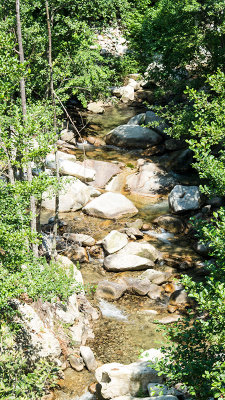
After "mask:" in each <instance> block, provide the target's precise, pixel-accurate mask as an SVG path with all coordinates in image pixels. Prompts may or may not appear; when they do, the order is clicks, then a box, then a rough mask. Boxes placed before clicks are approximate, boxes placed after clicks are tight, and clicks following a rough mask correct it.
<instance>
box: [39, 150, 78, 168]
mask: <svg viewBox="0 0 225 400" xmlns="http://www.w3.org/2000/svg"><path fill="white" fill-rule="evenodd" d="M58 159H59V163H60V162H63V161H72V162H76V156H74V155H73V154H68V153H64V152H63V151H58ZM45 165H46V167H47V168H49V169H55V154H54V153H50V154H47V156H46V158H45Z"/></svg>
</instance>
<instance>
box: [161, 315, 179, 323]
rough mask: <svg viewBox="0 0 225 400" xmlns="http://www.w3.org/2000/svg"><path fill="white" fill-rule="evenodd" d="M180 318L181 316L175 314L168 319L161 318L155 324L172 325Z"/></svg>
mask: <svg viewBox="0 0 225 400" xmlns="http://www.w3.org/2000/svg"><path fill="white" fill-rule="evenodd" d="M181 318H182V317H181V315H179V314H176V315H170V316H169V317H164V318H161V319H159V320H157V322H158V323H159V324H163V325H167V324H173V323H174V322H177V321H179V320H180V319H181Z"/></svg>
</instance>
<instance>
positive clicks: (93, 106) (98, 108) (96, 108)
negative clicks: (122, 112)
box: [87, 101, 105, 114]
mask: <svg viewBox="0 0 225 400" xmlns="http://www.w3.org/2000/svg"><path fill="white" fill-rule="evenodd" d="M87 109H88V111H91V112H93V113H94V114H103V113H104V111H105V110H104V107H103V103H102V101H96V102H92V103H89V104H88V106H87Z"/></svg>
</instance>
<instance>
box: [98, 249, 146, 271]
mask: <svg viewBox="0 0 225 400" xmlns="http://www.w3.org/2000/svg"><path fill="white" fill-rule="evenodd" d="M152 265H153V263H152V261H150V260H149V259H148V258H144V257H139V256H136V255H134V254H118V253H117V254H112V255H110V256H108V257H106V258H105V259H104V267H105V269H106V270H107V271H115V272H118V271H139V270H142V269H146V268H149V267H151V266H152Z"/></svg>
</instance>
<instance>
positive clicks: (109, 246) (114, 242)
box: [102, 230, 128, 254]
mask: <svg viewBox="0 0 225 400" xmlns="http://www.w3.org/2000/svg"><path fill="white" fill-rule="evenodd" d="M127 243H128V239H127V235H126V234H125V233H121V232H119V231H116V230H113V231H111V232H110V233H109V234H108V235H107V236H106V237H105V238H104V239H103V241H102V245H103V247H104V249H105V250H106V251H107V252H108V253H109V254H112V253H115V252H116V251H118V250H121V249H122V248H123V247H124V246H126V244H127Z"/></svg>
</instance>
